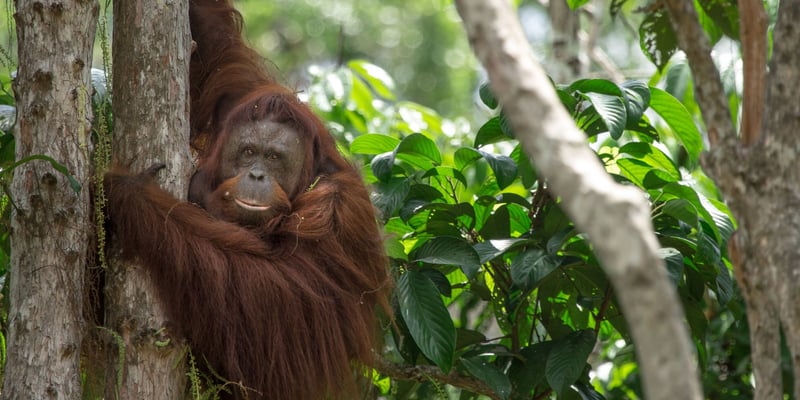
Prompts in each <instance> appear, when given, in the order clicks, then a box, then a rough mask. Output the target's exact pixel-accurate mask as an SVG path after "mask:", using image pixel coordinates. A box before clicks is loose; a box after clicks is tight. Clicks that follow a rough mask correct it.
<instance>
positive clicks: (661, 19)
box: [639, 6, 691, 70]
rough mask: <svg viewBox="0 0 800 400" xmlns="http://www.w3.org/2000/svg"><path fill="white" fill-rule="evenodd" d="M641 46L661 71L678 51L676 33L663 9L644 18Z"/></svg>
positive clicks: (640, 39)
mask: <svg viewBox="0 0 800 400" xmlns="http://www.w3.org/2000/svg"><path fill="white" fill-rule="evenodd" d="M690 7H691V6H690ZM639 46H640V47H641V48H642V51H643V52H644V54H645V55H646V56H647V57H648V58H649V59H650V61H651V62H652V63H653V64H655V65H656V67H657V68H658V69H659V70H662V69H664V67H665V66H666V65H667V63H668V62H669V59H670V58H672V55H673V54H675V52H676V51H678V40H677V38H676V37H675V31H674V30H673V29H672V25H670V21H669V15H667V12H666V11H665V10H664V9H663V8H662V9H658V10H655V11H653V12H649V13H647V15H646V16H645V17H644V20H643V21H642V24H641V25H640V26H639Z"/></svg>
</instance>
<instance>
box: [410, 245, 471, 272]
mask: <svg viewBox="0 0 800 400" xmlns="http://www.w3.org/2000/svg"><path fill="white" fill-rule="evenodd" d="M409 258H411V259H412V262H425V263H429V264H437V265H456V266H459V267H461V270H462V271H464V275H466V276H467V277H468V278H472V277H473V276H475V274H476V273H478V269H480V267H481V260H480V257H479V256H478V253H477V252H476V251H475V249H474V248H472V246H471V245H470V244H469V243H467V241H466V240H464V239H462V238H460V237H452V236H440V237H435V238H433V239H430V240H428V241H427V242H425V243H423V244H422V246H420V247H419V248H417V249H415V250H414V251H413V252H412V253H411V255H410V257H409Z"/></svg>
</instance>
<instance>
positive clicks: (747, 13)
mask: <svg viewBox="0 0 800 400" xmlns="http://www.w3.org/2000/svg"><path fill="white" fill-rule="evenodd" d="M739 39H740V41H741V43H742V62H743V63H744V91H743V93H742V126H741V130H742V142H744V144H745V146H749V145H751V144H753V143H755V142H756V140H758V138H759V137H760V136H761V121H762V120H763V116H764V97H765V95H766V85H767V68H766V66H767V12H766V11H765V10H764V4H763V3H762V2H761V0H739Z"/></svg>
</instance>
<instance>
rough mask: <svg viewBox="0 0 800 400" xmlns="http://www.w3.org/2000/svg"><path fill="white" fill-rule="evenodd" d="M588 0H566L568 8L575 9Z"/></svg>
mask: <svg viewBox="0 0 800 400" xmlns="http://www.w3.org/2000/svg"><path fill="white" fill-rule="evenodd" d="M588 2H589V0H567V4H568V5H569V8H571V9H573V10H576V9H577V8H578V7H580V6H582V5H584V4H586V3H588Z"/></svg>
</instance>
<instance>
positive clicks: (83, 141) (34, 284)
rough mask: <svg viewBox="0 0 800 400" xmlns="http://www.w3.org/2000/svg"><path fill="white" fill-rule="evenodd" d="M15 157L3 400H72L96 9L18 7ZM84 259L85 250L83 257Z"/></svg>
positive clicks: (41, 1)
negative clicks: (34, 157) (17, 162)
mask: <svg viewBox="0 0 800 400" xmlns="http://www.w3.org/2000/svg"><path fill="white" fill-rule="evenodd" d="M15 5H16V9H17V13H16V14H15V19H16V22H17V37H18V39H19V50H18V54H19V70H18V72H17V77H16V80H15V81H14V91H15V94H16V101H17V121H16V126H15V139H16V157H17V159H18V160H20V159H24V158H25V157H29V156H31V155H44V156H48V157H51V158H52V159H54V160H55V161H57V162H58V163H60V164H62V165H63V166H64V167H66V170H67V171H69V173H70V174H72V175H73V176H74V177H75V179H76V180H77V183H79V184H80V186H81V189H80V191H78V192H76V191H75V190H73V189H72V188H71V186H70V183H69V181H68V179H67V177H66V176H65V175H64V174H62V173H61V172H57V171H56V170H55V169H54V168H53V166H52V165H51V164H50V163H48V162H46V161H44V160H35V161H32V162H28V163H25V164H22V165H21V166H19V167H18V168H16V170H15V171H14V178H13V181H12V183H11V195H12V200H13V201H14V205H15V208H14V211H13V213H12V217H11V229H12V238H11V239H12V240H11V272H10V279H9V284H10V288H9V293H10V300H11V307H10V310H9V315H8V323H9V325H8V341H7V345H8V347H7V348H8V360H7V363H6V371H5V381H4V385H3V398H5V399H44V398H48V399H77V398H80V396H81V373H80V362H79V361H80V350H81V338H82V332H83V329H84V327H85V321H84V317H83V307H82V306H83V277H84V271H85V265H86V257H87V255H88V251H89V248H88V244H89V235H90V232H91V230H90V228H91V226H92V222H91V219H90V213H89V204H90V203H89V182H90V174H89V170H90V168H89V153H90V151H91V149H90V147H91V138H90V133H91V123H90V121H91V119H92V108H91V104H92V103H91V99H90V96H91V92H92V88H91V80H90V67H91V63H92V45H93V42H94V32H95V24H96V21H97V11H98V7H97V4H96V2H89V1H83V2H66V3H65V2H62V1H48V0H17V1H16V2H15ZM92 250H93V249H92Z"/></svg>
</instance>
